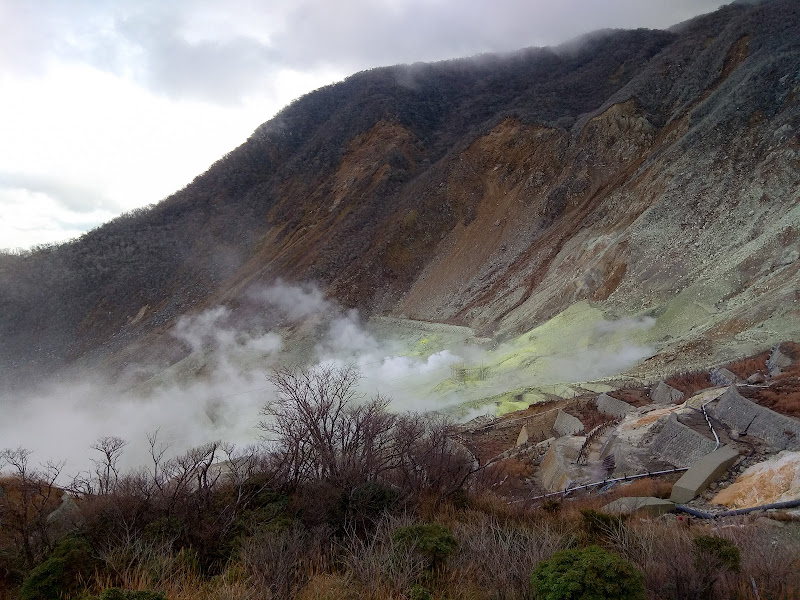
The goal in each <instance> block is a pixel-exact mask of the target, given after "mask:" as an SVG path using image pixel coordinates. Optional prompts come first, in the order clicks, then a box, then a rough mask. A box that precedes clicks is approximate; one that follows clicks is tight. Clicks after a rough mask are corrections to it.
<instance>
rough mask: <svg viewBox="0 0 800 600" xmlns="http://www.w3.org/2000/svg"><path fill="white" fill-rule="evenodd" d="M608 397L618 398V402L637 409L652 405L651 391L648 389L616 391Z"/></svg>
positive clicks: (609, 393)
mask: <svg viewBox="0 0 800 600" xmlns="http://www.w3.org/2000/svg"><path fill="white" fill-rule="evenodd" d="M608 395H609V396H611V397H612V398H616V399H617V400H622V401H623V402H627V403H628V404H630V405H631V406H635V407H636V408H640V407H642V406H646V405H647V404H651V402H650V394H649V390H648V388H644V387H638V388H624V389H621V390H614V391H613V392H608Z"/></svg>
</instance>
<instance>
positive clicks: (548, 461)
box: [539, 436, 586, 492]
mask: <svg viewBox="0 0 800 600" xmlns="http://www.w3.org/2000/svg"><path fill="white" fill-rule="evenodd" d="M585 439H586V438H583V437H577V436H575V437H572V436H569V437H562V438H558V439H557V440H555V441H554V442H553V443H552V444H551V445H550V449H549V450H548V451H547V454H545V455H544V458H543V459H542V464H541V465H540V467H539V475H540V476H541V478H542V487H544V489H546V490H547V491H548V492H558V491H560V490H563V489H564V488H566V487H567V486H568V485H569V484H570V482H571V481H572V477H571V476H570V475H571V474H573V475H574V474H575V473H576V469H577V467H575V458H576V457H577V456H578V452H579V451H580V448H581V446H582V445H583V442H584V440H585Z"/></svg>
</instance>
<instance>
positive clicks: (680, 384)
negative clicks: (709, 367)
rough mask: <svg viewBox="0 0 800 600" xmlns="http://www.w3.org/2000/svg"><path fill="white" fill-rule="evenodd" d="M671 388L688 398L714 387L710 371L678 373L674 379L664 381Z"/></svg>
mask: <svg viewBox="0 0 800 600" xmlns="http://www.w3.org/2000/svg"><path fill="white" fill-rule="evenodd" d="M664 383H666V384H667V385H669V386H672V387H674V388H675V389H676V390H680V391H681V392H683V393H684V394H686V396H687V397H688V396H693V395H694V394H696V393H697V392H699V391H701V390H705V389H708V388H710V387H713V386H712V385H711V376H710V375H709V372H708V371H688V372H685V373H677V374H676V375H673V376H672V377H669V378H667V379H665V380H664Z"/></svg>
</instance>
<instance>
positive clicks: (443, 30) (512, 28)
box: [0, 0, 720, 104]
mask: <svg viewBox="0 0 800 600" xmlns="http://www.w3.org/2000/svg"><path fill="white" fill-rule="evenodd" d="M26 5H29V3H26V2H22V1H21V0H6V1H5V2H3V3H0V16H5V17H6V18H4V19H2V22H5V23H6V24H8V25H7V27H6V28H7V29H8V31H2V33H3V35H0V40H2V41H0V50H2V52H0V56H5V57H7V58H6V60H5V61H2V59H0V65H5V67H6V68H10V69H14V70H20V71H23V72H32V71H41V70H42V69H43V68H44V65H45V64H46V63H47V59H48V58H51V57H54V56H55V57H61V58H65V59H68V60H77V61H81V62H85V63H88V64H91V65H92V66H94V67H96V68H99V69H102V70H105V71H108V72H112V73H114V74H117V75H124V76H128V77H133V78H135V79H137V80H138V81H139V82H140V83H141V84H142V85H145V86H147V87H148V88H150V89H152V90H153V91H156V92H158V93H161V94H165V95H168V96H170V97H173V98H179V99H183V98H195V99H202V100H205V101H210V102H214V103H220V104H231V103H234V104H235V103H237V102H238V101H239V100H240V99H241V98H243V97H245V96H247V95H248V94H252V93H254V92H255V91H257V90H259V89H263V87H264V82H265V81H269V80H270V76H271V75H272V76H274V74H275V73H276V72H278V71H279V70H281V69H289V70H294V71H299V72H307V71H311V70H315V69H328V68H330V67H331V66H335V67H336V69H337V70H338V71H339V72H342V73H347V72H353V71H357V70H361V69H365V68H370V67H375V66H380V65H391V64H399V63H413V62H417V61H432V60H441V59H446V58H456V57H463V56H471V55H476V54H480V53H484V52H507V51H512V50H516V49H519V48H522V47H527V46H541V45H554V44H558V43H560V42H563V41H564V40H566V39H569V38H573V37H575V36H578V35H581V34H584V33H586V32H589V31H593V30H596V29H601V28H609V27H616V28H635V27H651V28H664V27H668V26H670V25H673V24H675V23H678V22H680V21H683V20H685V19H688V18H690V17H692V16H695V15H697V14H700V13H702V12H708V11H711V10H714V9H715V8H717V7H718V6H719V5H720V2H718V1H715V0H675V1H673V2H669V3H665V2H659V3H643V2H630V1H629V0H611V1H608V2H602V3H599V2H595V1H593V0H569V1H565V2H560V3H552V2H543V1H541V0H539V1H533V2H531V1H522V0H504V1H503V2H500V3H493V4H492V3H463V2H460V3H456V2H427V1H423V0H403V1H401V2H373V1H372V0H353V1H350V2H345V3H337V4H332V3H330V2H329V1H327V0H298V1H295V2H289V3H269V4H264V3H261V2H257V1H256V0H231V1H230V2H227V3H226V4H225V10H220V8H219V6H217V5H215V4H213V3H200V4H198V3H197V2H191V1H189V0H174V1H171V2H148V1H145V2H142V1H138V0H137V1H136V2H133V1H132V0H123V1H121V2H114V3H107V4H102V5H99V4H97V3H95V2H89V1H88V0H77V1H75V2H70V3H69V5H66V4H64V3H59V2H56V1H55V0H49V1H48V0H45V1H44V2H42V3H40V5H39V6H40V9H39V10H37V11H32V10H31V9H30V8H29V6H26ZM11 24H13V25H11ZM12 27H13V30H12V29H11V28H12Z"/></svg>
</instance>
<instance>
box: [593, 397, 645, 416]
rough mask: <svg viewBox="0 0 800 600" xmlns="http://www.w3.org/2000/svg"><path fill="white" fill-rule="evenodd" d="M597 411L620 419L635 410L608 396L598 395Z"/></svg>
mask: <svg viewBox="0 0 800 600" xmlns="http://www.w3.org/2000/svg"><path fill="white" fill-rule="evenodd" d="M597 410H599V411H600V412H601V413H604V414H607V415H611V416H612V417H616V418H618V419H621V418H622V417H624V416H625V415H627V414H628V413H630V412H633V411H635V410H636V408H634V407H633V406H631V405H630V404H628V403H627V402H623V401H622V400H617V399H616V398H614V397H613V396H609V395H608V394H600V395H599V396H598V397H597Z"/></svg>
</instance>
